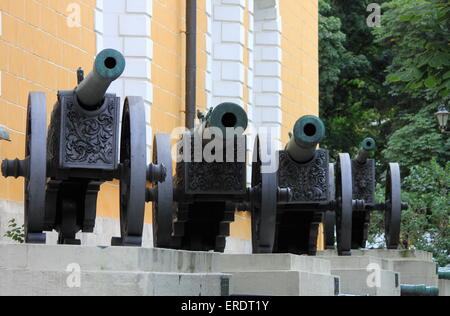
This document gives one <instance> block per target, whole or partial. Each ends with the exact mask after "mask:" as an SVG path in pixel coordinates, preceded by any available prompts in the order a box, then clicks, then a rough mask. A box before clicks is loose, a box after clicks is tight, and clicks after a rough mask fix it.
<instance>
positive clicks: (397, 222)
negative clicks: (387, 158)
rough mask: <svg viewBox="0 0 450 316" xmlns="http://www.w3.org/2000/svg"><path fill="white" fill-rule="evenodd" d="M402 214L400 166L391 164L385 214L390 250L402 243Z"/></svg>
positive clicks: (387, 243) (387, 241)
mask: <svg viewBox="0 0 450 316" xmlns="http://www.w3.org/2000/svg"><path fill="white" fill-rule="evenodd" d="M401 212H402V194H401V176H400V165H399V164H398V163H390V164H389V169H388V170H387V175H386V212H385V214H384V228H385V239H386V246H387V248H388V249H397V248H398V245H399V243H400V226H401Z"/></svg>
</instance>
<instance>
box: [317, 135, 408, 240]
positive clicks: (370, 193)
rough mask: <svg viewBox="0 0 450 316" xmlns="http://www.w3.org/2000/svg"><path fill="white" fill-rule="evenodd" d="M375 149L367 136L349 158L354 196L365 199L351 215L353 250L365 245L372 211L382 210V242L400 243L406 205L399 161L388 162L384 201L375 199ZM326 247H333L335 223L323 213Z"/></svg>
mask: <svg viewBox="0 0 450 316" xmlns="http://www.w3.org/2000/svg"><path fill="white" fill-rule="evenodd" d="M375 149H376V142H375V140H374V139H372V138H366V139H364V140H363V141H362V143H361V150H360V151H359V153H358V155H357V157H356V158H355V159H353V160H352V185H353V198H354V199H357V200H363V201H364V208H363V209H361V210H359V211H358V212H354V213H353V216H352V249H360V248H365V247H366V244H367V240H368V234H369V227H370V219H371V212H373V211H384V212H385V218H384V224H385V241H386V246H387V248H388V249H397V248H398V246H399V243H400V225H401V212H402V211H403V210H405V209H407V208H408V205H407V204H405V203H403V202H402V197H401V177H400V166H399V164H398V163H390V164H389V168H388V171H387V174H386V192H385V198H386V200H385V202H384V203H378V202H377V201H376V199H375V187H376V178H375V160H374V159H370V154H371V152H372V151H374V150H375ZM324 222H325V243H326V248H328V249H333V248H334V243H335V238H334V224H335V219H334V218H333V214H331V213H329V212H328V213H326V216H325V220H324Z"/></svg>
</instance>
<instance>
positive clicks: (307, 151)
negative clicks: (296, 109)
mask: <svg viewBox="0 0 450 316" xmlns="http://www.w3.org/2000/svg"><path fill="white" fill-rule="evenodd" d="M324 137H325V125H324V123H323V121H322V120H321V119H320V118H318V117H317V116H313V115H307V116H304V117H302V118H300V119H299V120H298V121H297V122H296V123H295V126H294V131H293V133H292V136H291V140H290V141H289V143H288V144H287V146H286V151H287V152H288V154H289V156H290V157H291V159H293V160H294V161H296V162H298V163H307V162H309V161H311V160H312V159H313V158H314V155H315V153H316V149H317V145H318V144H319V143H320V142H321V141H322V140H323V138H324Z"/></svg>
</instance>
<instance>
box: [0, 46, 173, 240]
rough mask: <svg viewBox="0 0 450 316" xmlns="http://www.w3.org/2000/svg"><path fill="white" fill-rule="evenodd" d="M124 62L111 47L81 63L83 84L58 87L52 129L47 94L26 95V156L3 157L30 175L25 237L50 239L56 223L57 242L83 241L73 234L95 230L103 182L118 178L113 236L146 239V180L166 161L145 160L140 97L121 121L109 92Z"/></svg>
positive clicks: (160, 173) (13, 170) (8, 169)
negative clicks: (86, 65) (87, 65)
mask: <svg viewBox="0 0 450 316" xmlns="http://www.w3.org/2000/svg"><path fill="white" fill-rule="evenodd" d="M124 69H125V59H124V57H123V56H122V54H121V53H119V52H118V51H115V50H112V49H106V50H104V51H102V52H100V53H99V54H98V56H97V57H96V59H95V62H94V69H93V71H92V72H91V73H90V74H89V76H87V77H86V78H84V75H83V71H82V70H81V69H79V70H78V73H77V75H78V86H77V87H76V88H75V89H74V90H69V91H59V92H58V100H57V103H56V104H55V106H54V109H53V113H52V116H51V123H50V127H49V131H48V135H46V129H47V123H46V121H47V115H46V100H45V94H44V93H41V92H31V93H30V94H29V99H28V114H27V128H26V144H25V159H24V160H19V159H16V160H5V161H3V164H2V172H3V176H5V177H15V178H18V177H23V178H25V235H26V236H25V240H26V242H27V243H45V241H46V235H45V233H44V231H52V230H56V231H57V232H58V233H59V238H58V243H60V244H80V240H77V239H76V233H78V232H79V231H83V232H88V233H92V232H93V230H94V226H95V219H96V207H97V197H98V193H99V190H100V186H101V185H102V184H103V183H104V182H106V181H112V180H114V179H117V180H119V181H120V226H121V237H120V238H113V240H112V243H113V245H128V246H140V245H141V244H142V231H143V225H144V210H145V197H146V191H145V188H146V184H147V181H151V182H153V181H162V180H163V179H164V176H165V167H164V166H163V165H158V166H155V165H150V166H147V159H146V135H145V131H146V128H145V124H146V123H145V112H144V111H145V109H144V104H143V100H142V98H140V97H128V98H127V99H126V100H125V104H124V108H123V116H122V124H121V126H120V98H119V97H117V96H116V95H115V94H107V93H106V91H107V89H108V87H109V86H110V84H111V83H112V82H113V81H114V80H116V79H117V78H118V77H119V76H120V75H121V74H122V72H123V71H124ZM119 128H121V131H120V130H119ZM119 133H121V134H119ZM46 139H47V143H46ZM143 170H144V171H145V170H148V172H147V173H146V172H143Z"/></svg>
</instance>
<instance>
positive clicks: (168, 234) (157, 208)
mask: <svg viewBox="0 0 450 316" xmlns="http://www.w3.org/2000/svg"><path fill="white" fill-rule="evenodd" d="M153 145H154V148H153V163H155V164H163V165H164V167H165V168H166V172H167V174H166V179H165V181H164V182H162V183H155V184H154V191H155V194H156V201H154V202H153V242H154V244H155V247H158V248H169V247H171V244H172V230H173V228H172V227H173V211H174V202H173V176H172V152H171V143H170V135H168V134H158V135H156V136H155V138H154V142H153Z"/></svg>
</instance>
